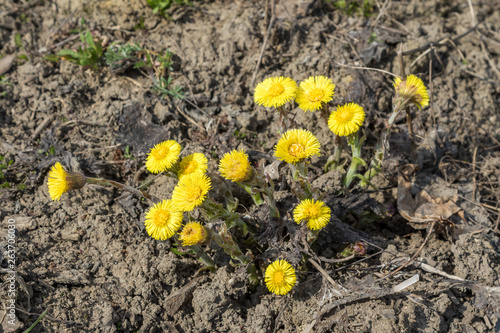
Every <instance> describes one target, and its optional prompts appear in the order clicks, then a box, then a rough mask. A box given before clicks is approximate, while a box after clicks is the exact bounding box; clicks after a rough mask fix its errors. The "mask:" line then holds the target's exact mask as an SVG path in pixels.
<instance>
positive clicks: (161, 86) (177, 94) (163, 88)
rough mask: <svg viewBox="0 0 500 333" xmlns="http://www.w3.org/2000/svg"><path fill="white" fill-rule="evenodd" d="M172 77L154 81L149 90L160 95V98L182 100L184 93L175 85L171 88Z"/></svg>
mask: <svg viewBox="0 0 500 333" xmlns="http://www.w3.org/2000/svg"><path fill="white" fill-rule="evenodd" d="M171 83H172V77H171V76H169V77H168V79H165V78H164V77H160V79H159V80H157V81H155V82H154V83H153V85H152V86H151V89H152V90H153V91H154V92H155V93H157V94H158V95H160V96H161V97H162V98H165V97H167V95H169V96H172V97H173V98H178V99H183V98H184V92H183V91H182V87H181V86H178V85H175V86H173V87H172V86H171Z"/></svg>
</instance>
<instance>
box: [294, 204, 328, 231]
mask: <svg viewBox="0 0 500 333" xmlns="http://www.w3.org/2000/svg"><path fill="white" fill-rule="evenodd" d="M330 218H331V210H330V208H329V207H328V206H326V205H325V203H324V202H323V201H319V200H318V201H314V199H305V200H302V201H301V202H300V203H299V204H298V206H297V207H295V209H294V210H293V219H294V221H295V222H297V224H300V223H301V222H306V223H307V227H308V228H309V229H311V230H320V229H323V228H324V227H325V226H326V225H327V224H328V222H330Z"/></svg>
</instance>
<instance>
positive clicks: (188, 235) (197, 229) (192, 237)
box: [179, 222, 209, 246]
mask: <svg viewBox="0 0 500 333" xmlns="http://www.w3.org/2000/svg"><path fill="white" fill-rule="evenodd" d="M208 235H209V233H208V230H207V229H206V228H205V227H204V226H203V225H201V223H198V222H189V223H188V224H186V225H185V226H184V228H183V229H182V232H181V234H180V236H179V239H180V240H181V241H182V246H191V245H197V244H203V243H205V241H206V240H207V238H208Z"/></svg>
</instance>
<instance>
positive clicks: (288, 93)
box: [254, 76, 297, 108]
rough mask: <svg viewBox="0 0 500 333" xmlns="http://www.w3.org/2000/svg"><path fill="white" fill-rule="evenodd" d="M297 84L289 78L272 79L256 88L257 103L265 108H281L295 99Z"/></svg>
mask: <svg viewBox="0 0 500 333" xmlns="http://www.w3.org/2000/svg"><path fill="white" fill-rule="evenodd" d="M296 93H297V83H295V81H294V80H292V79H291V78H289V77H283V76H280V77H270V78H267V79H265V80H264V81H262V82H261V83H259V84H258V85H257V87H255V93H254V100H255V103H257V104H259V105H263V106H265V107H275V108H277V107H279V106H282V105H284V104H285V103H286V102H288V101H291V100H293V99H294V98H295V94H296Z"/></svg>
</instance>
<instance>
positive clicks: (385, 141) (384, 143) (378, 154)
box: [359, 95, 411, 187]
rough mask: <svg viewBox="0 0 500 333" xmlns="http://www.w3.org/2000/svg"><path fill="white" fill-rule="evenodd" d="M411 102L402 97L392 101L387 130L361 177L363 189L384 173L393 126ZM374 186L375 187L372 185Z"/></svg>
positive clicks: (384, 131)
mask: <svg viewBox="0 0 500 333" xmlns="http://www.w3.org/2000/svg"><path fill="white" fill-rule="evenodd" d="M410 102H411V100H410V99H404V98H402V97H401V96H397V95H396V96H394V97H393V99H392V104H393V105H394V107H393V112H392V114H391V116H390V117H389V120H388V121H387V128H386V129H384V130H383V131H382V133H380V138H379V140H378V142H377V144H376V145H375V152H374V155H373V159H372V161H371V162H370V167H369V168H368V171H366V173H365V174H364V176H362V177H360V178H361V182H360V183H359V184H360V186H361V187H365V186H367V185H371V184H370V180H371V179H372V178H373V177H375V176H376V175H377V174H378V173H379V172H380V171H382V163H383V162H384V158H385V154H386V153H387V152H388V151H389V139H390V137H391V129H392V125H393V124H394V122H395V121H396V118H397V117H398V115H399V113H400V112H401V111H403V110H404V109H405V108H406V106H407V105H408V104H409V103H410ZM372 186H373V185H372Z"/></svg>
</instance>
